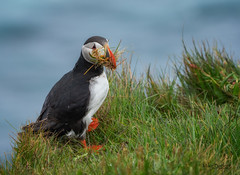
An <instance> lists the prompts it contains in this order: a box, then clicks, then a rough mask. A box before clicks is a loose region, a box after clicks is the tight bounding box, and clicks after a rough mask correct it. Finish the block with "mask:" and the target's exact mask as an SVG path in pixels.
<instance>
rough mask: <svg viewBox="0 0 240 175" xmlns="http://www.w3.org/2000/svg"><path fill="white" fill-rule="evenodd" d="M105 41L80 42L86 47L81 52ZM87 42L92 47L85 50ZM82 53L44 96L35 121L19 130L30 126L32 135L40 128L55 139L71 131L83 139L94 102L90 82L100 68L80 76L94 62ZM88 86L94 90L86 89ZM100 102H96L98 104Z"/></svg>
mask: <svg viewBox="0 0 240 175" xmlns="http://www.w3.org/2000/svg"><path fill="white" fill-rule="evenodd" d="M107 42H108V41H107V40H106V39H105V38H103V37H99V36H95V37H91V38H89V39H88V40H87V41H86V42H85V43H84V46H87V47H88V48H85V47H83V49H82V52H87V53H85V55H86V54H88V52H89V50H91V49H94V47H96V43H98V44H100V45H101V46H104V45H105V44H107ZM91 43H95V44H94V46H91V47H93V48H89V45H91ZM82 52H81V55H80V58H79V59H78V61H77V63H76V65H75V67H74V68H73V70H71V71H70V72H68V73H67V74H65V75H64V76H63V77H62V78H61V79H60V80H59V81H58V82H57V83H56V84H55V85H54V86H53V88H52V89H51V91H50V92H49V94H48V95H47V97H46V99H45V102H44V104H43V107H42V110H41V113H40V116H39V117H38V119H37V121H36V122H34V123H31V124H29V125H27V126H25V127H23V129H24V130H26V129H27V128H29V127H31V128H32V129H33V131H34V132H37V131H38V130H40V129H41V130H43V131H49V132H50V133H57V134H58V136H61V135H63V134H66V133H69V132H70V131H71V130H72V131H74V133H75V134H76V135H78V136H80V137H82V138H83V139H84V137H85V132H86V129H87V127H88V125H89V123H88V122H87V121H86V120H87V118H88V117H89V116H87V113H89V112H90V110H92V108H91V109H90V108H89V105H90V103H93V102H92V101H93V100H92V101H91V102H90V99H94V97H92V96H91V94H92V95H93V94H94V92H91V90H92V89H94V87H95V84H94V83H91V82H92V81H93V80H94V78H96V77H99V76H100V75H102V74H103V71H104V70H103V67H102V66H98V67H95V66H94V67H92V68H91V69H90V70H89V71H88V72H87V74H84V73H85V72H86V71H87V70H88V69H89V68H90V67H91V66H92V65H93V64H94V63H91V62H90V61H89V60H88V58H84V56H83V53H82ZM110 52H111V51H110ZM104 74H105V73H104ZM100 83H101V82H100ZM105 84H106V83H105ZM90 86H91V87H93V86H94V87H93V88H90ZM107 86H108V84H107ZM107 90H108V87H107ZM104 93H107V92H104ZM100 97H101V98H103V100H104V99H105V97H104V94H103V95H101V96H100ZM103 100H102V99H100V101H101V103H102V101H103ZM97 105H99V106H100V105H101V104H99V103H98V104H97ZM94 110H95V109H94ZM95 112H96V111H95ZM95 112H94V113H95ZM89 115H90V114H89ZM84 117H86V120H83V118H84ZM90 117H92V116H90Z"/></svg>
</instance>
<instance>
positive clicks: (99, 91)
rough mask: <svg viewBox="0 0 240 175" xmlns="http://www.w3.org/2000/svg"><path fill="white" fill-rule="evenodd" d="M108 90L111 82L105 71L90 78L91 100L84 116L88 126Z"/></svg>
mask: <svg viewBox="0 0 240 175" xmlns="http://www.w3.org/2000/svg"><path fill="white" fill-rule="evenodd" d="M108 90H109V84H108V80H107V76H106V73H105V72H103V73H102V74H101V75H99V76H97V77H94V78H92V79H91V80H90V83H89V91H90V100H89V105H88V112H87V114H86V116H85V117H84V118H83V122H84V123H86V126H87V127H88V125H89V124H90V123H91V122H92V119H91V118H92V116H93V115H94V114H95V113H96V112H97V110H98V109H99V107H100V106H101V105H102V103H103V101H104V100H105V98H106V97H107V93H108Z"/></svg>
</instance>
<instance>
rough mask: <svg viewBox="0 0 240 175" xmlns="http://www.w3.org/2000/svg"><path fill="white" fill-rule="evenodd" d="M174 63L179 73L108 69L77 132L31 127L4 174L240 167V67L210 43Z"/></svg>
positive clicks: (0, 169)
mask: <svg viewBox="0 0 240 175" xmlns="http://www.w3.org/2000/svg"><path fill="white" fill-rule="evenodd" d="M181 59H182V61H183V64H181V65H175V68H174V69H175V71H176V75H177V77H176V79H174V80H172V81H170V80H168V79H167V78H165V77H166V76H163V75H159V76H158V77H155V76H152V75H151V74H150V71H149V72H148V73H146V76H142V78H138V79H137V78H135V76H134V75H133V73H132V71H131V69H130V67H129V65H128V64H126V63H125V64H123V65H122V69H121V71H118V72H113V73H111V72H109V83H110V92H109V94H108V97H107V99H106V101H105V102H104V105H103V106H102V107H101V108H100V110H99V111H98V112H97V114H96V115H95V117H97V118H99V120H100V125H99V127H98V128H97V129H96V130H95V131H93V132H90V133H88V136H87V142H88V144H101V145H104V149H103V150H100V151H99V152H92V151H90V150H85V149H83V148H82V146H81V144H80V142H79V141H78V140H67V139H64V138H61V139H55V138H54V137H50V138H46V137H44V136H43V134H41V133H39V134H38V135H36V134H35V135H33V134H32V133H31V132H27V133H25V134H24V135H23V136H22V138H21V139H18V140H16V141H15V146H14V148H13V155H12V160H11V163H10V162H8V161H6V162H2V164H1V165H0V174H20V173H21V174H240V164H239V163H240V158H239V155H240V118H239V115H240V114H239V109H240V108H239V98H240V68H239V66H238V65H237V64H236V63H235V62H234V61H233V59H232V58H230V56H229V55H228V54H226V52H225V51H224V50H218V49H217V48H210V47H207V46H206V44H205V43H203V44H202V45H200V46H199V47H196V45H195V44H194V49H193V50H192V51H188V50H187V48H186V47H185V45H184V52H183V55H182V57H181Z"/></svg>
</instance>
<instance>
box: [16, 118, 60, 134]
mask: <svg viewBox="0 0 240 175" xmlns="http://www.w3.org/2000/svg"><path fill="white" fill-rule="evenodd" d="M61 127H62V125H61V124H59V123H57V122H56V121H54V120H48V119H47V118H46V119H43V120H38V121H36V122H33V123H30V124H28V125H25V126H23V127H22V128H21V129H22V130H23V132H20V133H18V135H19V136H21V135H22V134H23V133H24V132H26V131H31V132H33V133H37V132H39V131H43V132H44V133H46V135H51V134H52V133H54V131H59V130H61V129H60V128H61Z"/></svg>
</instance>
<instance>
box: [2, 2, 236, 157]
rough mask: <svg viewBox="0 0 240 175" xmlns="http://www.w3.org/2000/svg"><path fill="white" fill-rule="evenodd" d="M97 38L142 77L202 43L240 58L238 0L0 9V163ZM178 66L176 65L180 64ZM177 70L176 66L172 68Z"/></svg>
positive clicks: (21, 4) (4, 5)
mask: <svg viewBox="0 0 240 175" xmlns="http://www.w3.org/2000/svg"><path fill="white" fill-rule="evenodd" d="M92 35H101V36H105V37H107V38H108V39H109V40H110V45H111V46H117V44H118V42H119V41H120V40H122V44H121V45H122V46H123V47H125V48H127V51H128V54H129V55H130V54H131V53H133V58H132V60H133V62H136V61H137V60H138V61H137V62H138V64H137V70H138V72H144V71H145V70H146V67H147V65H148V64H150V63H151V64H152V65H154V66H153V68H154V69H164V68H165V66H166V65H167V63H168V58H169V57H171V58H172V59H175V56H176V57H178V56H180V55H181V53H182V43H181V40H182V36H183V38H184V40H185V41H186V43H187V45H188V46H191V41H192V38H194V39H195V40H196V41H201V40H208V41H209V42H210V43H213V42H214V41H218V43H219V45H220V46H221V45H224V46H225V47H226V49H227V51H228V52H231V53H232V54H233V56H234V58H235V59H238V58H239V56H240V49H239V46H240V1H238V0H225V1H224V0H211V1H209V0H198V1H197V0H196V1H190V0H182V1H178V0H172V1H166V0H165V1H159V0H151V1H146V0H145V1H143V0H136V1H130V0H121V1H107V0H102V1H98V0H91V1H88V2H82V1H77V0H68V1H63V0H42V1H32V0H22V1H17V0H15V1H13V0H8V1H2V2H1V5H0V158H3V157H4V152H5V153H6V154H7V155H10V153H11V144H10V142H11V139H10V136H14V133H16V130H19V127H20V126H21V125H23V124H24V123H26V121H29V120H31V121H33V120H35V119H36V117H37V116H38V114H39V112H40V110H41V107H42V103H43V101H44V99H45V96H46V95H47V93H48V92H49V90H50V88H51V87H52V86H53V85H54V83H55V82H56V81H57V80H58V79H59V78H61V76H62V75H63V74H64V73H66V72H67V71H69V70H70V69H72V67H73V65H74V64H75V62H76V60H77V59H78V56H79V53H80V50H81V46H82V44H83V43H84V41H85V40H86V39H87V38H88V37H90V36H92ZM176 59H177V58H176ZM170 64H171V63H170Z"/></svg>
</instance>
